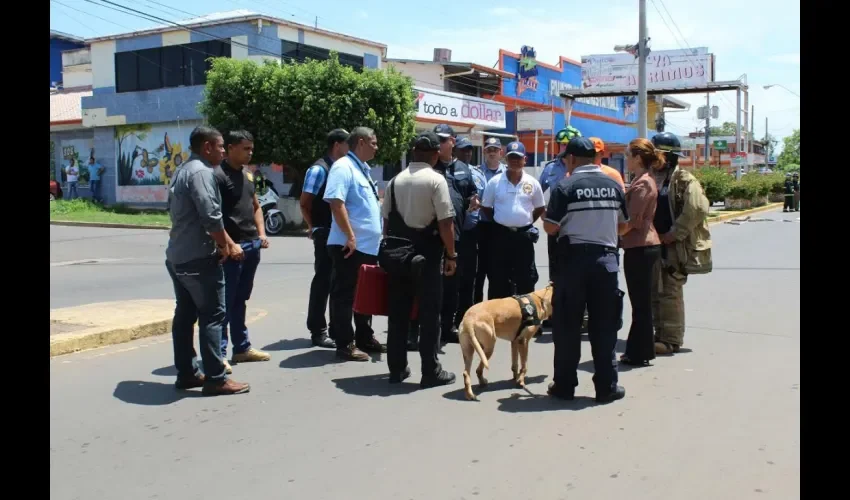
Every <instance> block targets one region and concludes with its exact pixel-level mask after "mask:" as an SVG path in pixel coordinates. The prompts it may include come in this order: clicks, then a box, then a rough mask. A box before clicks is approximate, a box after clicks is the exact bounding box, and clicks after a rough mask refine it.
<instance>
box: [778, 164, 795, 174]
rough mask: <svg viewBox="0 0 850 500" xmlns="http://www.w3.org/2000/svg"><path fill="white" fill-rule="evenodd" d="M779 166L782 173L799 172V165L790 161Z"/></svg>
mask: <svg viewBox="0 0 850 500" xmlns="http://www.w3.org/2000/svg"><path fill="white" fill-rule="evenodd" d="M779 168H780V171H781V172H782V173H790V174H793V173H798V174H799V173H800V165H797V164H796V163H791V164H788V165H782V166H781V167H779Z"/></svg>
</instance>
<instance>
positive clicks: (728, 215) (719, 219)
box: [708, 203, 782, 225]
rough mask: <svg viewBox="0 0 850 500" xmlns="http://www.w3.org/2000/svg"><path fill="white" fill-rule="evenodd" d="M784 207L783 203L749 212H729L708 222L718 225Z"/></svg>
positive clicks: (753, 209) (749, 210)
mask: <svg viewBox="0 0 850 500" xmlns="http://www.w3.org/2000/svg"><path fill="white" fill-rule="evenodd" d="M781 206H782V203H768V204H767V205H764V206H761V207H756V208H750V209H748V210H741V211H740V212H728V213H723V215H718V216H717V217H712V218H711V219H709V220H708V223H709V225H711V224H717V223H719V222H724V221H727V220H730V219H737V218H738V217H744V216H747V215H750V214H757V213H759V212H767V211H768V210H773V209H774V208H779V207H781Z"/></svg>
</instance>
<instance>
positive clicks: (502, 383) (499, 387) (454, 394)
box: [443, 373, 546, 401]
mask: <svg viewBox="0 0 850 500" xmlns="http://www.w3.org/2000/svg"><path fill="white" fill-rule="evenodd" d="M485 376H486V374H485ZM457 379H458V382H459V383H460V384H461V388H460V389H457V390H454V391H451V392H447V393H445V394H443V397H444V398H446V399H453V400H455V401H466V395H465V393H464V390H463V375H458V377H457ZM544 380H546V375H533V376H530V377H528V376H527V377H525V385H526V387H528V386H529V385H531V384H540V383H542V382H543V381H544ZM510 389H515V390H522V389H520V388H519V387H517V385H516V383H515V382H514V381H513V380H512V379H505V380H497V381H495V382H494V381H492V380H491V381H490V383H489V384H487V387H481V386H480V385H478V384H477V379H476V378H475V374H474V373H473V374H472V392H474V393H475V395H476V396H480V395H481V394H487V393H488V392H495V391H506V390H510Z"/></svg>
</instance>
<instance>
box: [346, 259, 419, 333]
mask: <svg viewBox="0 0 850 500" xmlns="http://www.w3.org/2000/svg"><path fill="white" fill-rule="evenodd" d="M418 302H419V301H418V300H416V299H414V301H413V308H412V309H411V311H410V319H416V318H417V316H418V315H419V303H418ZM389 310H390V306H389V297H388V294H387V272H386V271H384V270H383V269H381V268H380V266H370V265H367V264H363V265H362V266H360V271H359V273H358V275H357V289H356V290H355V291H354V312H356V313H359V314H368V315H370V316H387V315H388V313H389Z"/></svg>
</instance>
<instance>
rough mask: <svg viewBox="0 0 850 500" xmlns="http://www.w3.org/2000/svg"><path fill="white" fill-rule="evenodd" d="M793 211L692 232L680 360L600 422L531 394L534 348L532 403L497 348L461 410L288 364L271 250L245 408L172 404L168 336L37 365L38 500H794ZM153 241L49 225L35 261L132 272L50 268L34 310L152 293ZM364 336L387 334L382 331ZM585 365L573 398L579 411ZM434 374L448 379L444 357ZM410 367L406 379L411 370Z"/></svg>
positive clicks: (366, 379) (188, 399)
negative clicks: (42, 397)
mask: <svg viewBox="0 0 850 500" xmlns="http://www.w3.org/2000/svg"><path fill="white" fill-rule="evenodd" d="M793 215H794V216H793V217H791V216H789V215H785V216H784V218H787V219H789V220H794V222H777V221H772V222H754V223H747V224H743V225H740V226H733V225H723V224H721V225H715V226H712V232H713V236H714V240H715V245H716V246H715V253H714V258H715V270H714V272H713V273H712V274H710V275H708V276H699V277H693V278H692V279H691V281H690V283H689V284H688V285H687V286H686V289H685V295H686V301H687V324H688V333H687V339H686V347H687V350H688V351H689V352H684V353H681V354H678V355H676V356H675V357H670V358H662V359H658V360H657V361H656V362H655V365H654V366H653V367H650V368H643V369H635V370H630V371H625V370H622V371H621V382H622V383H623V385H624V386H625V387H626V389H627V391H628V395H627V397H626V399H625V400H623V401H619V402H617V403H614V404H612V405H608V406H596V405H594V404H592V401H591V400H589V399H578V400H577V401H575V402H573V403H560V402H553V401H550V400H549V399H548V398H546V397H545V396H542V395H545V390H546V385H547V384H548V382H549V381H550V380H551V374H552V345H551V343H549V342H550V339H551V337H550V336H549V335H545V336H544V337H542V338H541V339H540V340H541V341H542V342H540V343H536V344H535V345H534V346H532V349H531V353H530V361H529V363H530V381H529V382H530V385H529V389H530V393H531V394H528V393H525V392H524V391H521V390H519V389H515V388H514V387H512V386H511V384H509V383H507V382H503V381H501V380H506V379H507V378H509V373H510V370H509V364H510V355H509V351H508V349H507V344H506V343H500V344H499V345H498V346H497V349H496V353H495V359H494V361H493V362H492V363H491V367H492V370H491V376H490V380H491V387H490V388H489V390H487V391H484V392H482V393H481V394H480V399H481V401H480V402H478V403H473V402H467V401H465V400H463V399H462V398H463V396H462V393H461V390H462V385H461V384H460V383H456V384H455V385H454V386H451V387H446V388H438V389H430V390H426V391H422V390H418V384H416V382H418V377H417V376H416V375H414V377H412V378H411V379H410V382H414V383H409V384H403V385H402V386H396V387H394V388H391V386H389V385H388V384H387V380H386V364H385V362H383V361H380V360H376V361H375V362H373V363H366V364H351V363H348V364H339V363H335V362H334V360H333V354H332V352H329V351H319V350H311V349H307V348H306V346H307V341H306V340H305V339H304V337H305V331H304V326H303V325H304V318H305V310H306V300H307V299H306V292H305V288H306V286H307V284H308V282H309V279H310V275H311V271H310V266H309V265H308V263H309V262H310V249H309V246H308V244H307V242H306V241H299V240H297V239H292V238H277V239H275V240H274V241H273V245H274V247H273V248H272V249H270V251H269V252H267V253H266V254H265V255H264V259H265V261H264V264H263V265H262V266H261V270H262V274H261V275H260V277H259V280H258V286H257V289H256V291H255V294H254V299H252V306H253V307H254V308H262V309H265V310H267V311H268V312H269V314H268V315H267V316H266V317H265V318H263V319H260V320H259V321H258V322H256V323H254V324H253V325H252V336H253V338H254V341H255V343H256V345H258V346H259V347H264V348H266V349H269V350H271V351H272V354H273V360H272V361H271V362H269V363H262V364H253V365H237V366H236V367H235V371H236V373H235V376H236V378H237V379H238V380H245V381H248V382H250V383H251V384H252V392H251V393H250V394H248V395H244V396H236V397H230V398H201V397H197V396H198V395H197V394H195V393H184V394H178V393H176V392H175V391H174V390H173V389H172V386H171V384H172V383H173V375H174V372H173V368H172V367H171V365H172V362H171V347H170V341H169V339H168V338H157V339H154V340H151V339H147V340H143V341H139V342H134V343H131V344H124V345H121V346H114V347H111V348H105V349H100V350H95V351H89V352H84V353H78V354H74V355H69V356H64V357H60V358H54V359H51V362H50V380H51V394H50V410H51V411H50V419H51V420H50V490H51V498H53V499H57V500H59V499H85V500H98V499H110V500H111V499H115V498H122V499H126V500H131V499H153V498H156V499H177V498H179V499H194V498H198V499H200V498H209V497H210V496H211V495H215V496H217V497H230V498H240V499H241V498H296V499H343V498H369V499H370V500H383V499H392V500H398V499H427V500H433V499H440V500H443V499H446V500H453V499H467V500H471V499H475V498H482V499H488V500H489V499H493V500H501V499H510V500H520V499H522V500H526V499H528V500H531V499H534V500H549V499H565V498H570V499H572V498H578V499H582V498H600V499H613V498H621V497H628V498H630V499H641V500H642V499H647V500H657V499H671V500H672V499H675V500H679V499H683V498H688V499H694V500H696V499H707V500H708V499H711V500H716V499H718V498H735V499H750V498H753V499H796V498H799V493H798V491H799V485H800V459H799V451H800V430H799V411H800V363H799V356H800V327H799V321H800V314H799V300H800V291H799V285H800V222H799V221H797V220H796V218H797V217H798V216H799V214H793ZM764 216H765V217H768V218H774V219H782V218H783V214H782V213H781V212H780V213H768V214H766V215H764ZM75 234H76V235H79V236H78V237H80V238H82V237H83V236H88V238H86V239H80V240H77V241H72V240H73V238H74V235H75ZM165 237H166V235H165V233H160V232H153V231H150V232H139V231H117V230H102V231H95V230H81V229H78V228H58V227H51V241H52V242H53V243H52V245H51V247H52V248H51V252H52V254H51V259H52V261H53V262H59V261H71V260H79V259H81V258H97V257H101V258H121V257H124V258H132V259H133V260H128V261H117V262H115V261H113V262H109V263H104V264H94V265H73V266H71V265H68V266H57V267H51V272H52V273H53V275H52V278H51V287H52V290H51V304H52V306H53V307H56V306H57V305H58V304H62V305H69V304H73V303H79V302H86V301H88V300H101V299H104V298H107V297H108V298H109V299H111V300H114V298H115V297H116V295H119V294H120V297H124V298H133V297H151V298H156V297H167V296H168V295H167V294H168V292H169V285H168V281H167V278H166V276H165V274H164V272H163V270H162V265H161V260H162V256H161V252H162V248H161V246H162V244H164V241H165ZM60 240H63V241H62V242H61V243H60ZM79 254H84V256H83V257H80V255H79ZM538 262H545V249H544V247H543V246H542V245H540V248H539V249H538ZM541 274H545V273H541ZM622 286H623V288H625V285H624V284H623V285H622ZM627 307H628V306H627ZM628 315H629V311H628V309H627V311H626V328H625V329H624V330H623V331H621V332H620V337H621V338H625V336H626V334H627V328H628V323H629V321H628ZM375 324H376V330H377V331H378V332H383V331H384V330H385V329H386V320H385V318H378V319H376V321H375ZM383 337H384V334H383V333H379V338H383ZM584 349H585V356H584V358H583V359H584V362H583V363H582V365H581V366H580V369H581V370H582V371H581V372H580V380H581V386H580V387H579V389H578V390H579V394H582V395H585V396H588V397H590V396H592V395H593V390H592V383H591V376H592V374H591V373H590V371H592V364H591V362H590V361H589V359H590V357H589V356H590V355H589V346H588V345H587V343H584ZM443 362H444V364H445V365H446V367H447V368H449V369H452V370H455V371H458V370H460V369H461V366H462V361H461V356H460V353H459V351H458V349H457V346H450V347H449V349H447V355H446V356H444V357H443ZM411 365H412V368H413V370H414V374H416V373H417V369H418V366H419V362H418V358H417V357H415V356H412V357H411Z"/></svg>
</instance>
